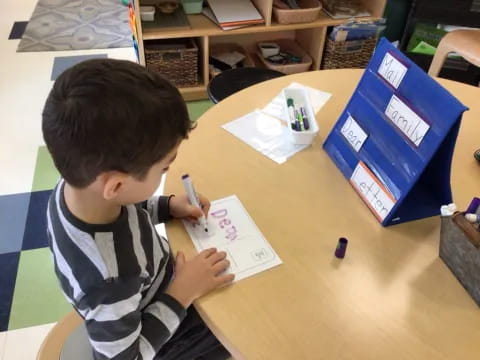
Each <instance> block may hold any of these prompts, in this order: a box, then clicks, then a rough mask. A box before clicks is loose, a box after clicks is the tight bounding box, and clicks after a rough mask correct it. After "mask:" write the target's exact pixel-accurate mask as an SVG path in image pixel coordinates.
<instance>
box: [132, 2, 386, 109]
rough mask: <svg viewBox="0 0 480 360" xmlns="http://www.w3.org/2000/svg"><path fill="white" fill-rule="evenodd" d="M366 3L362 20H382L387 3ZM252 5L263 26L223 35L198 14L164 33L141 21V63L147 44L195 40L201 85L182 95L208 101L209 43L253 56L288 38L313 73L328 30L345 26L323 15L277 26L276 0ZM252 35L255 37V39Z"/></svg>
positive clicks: (190, 88) (182, 89) (318, 63)
mask: <svg viewBox="0 0 480 360" xmlns="http://www.w3.org/2000/svg"><path fill="white" fill-rule="evenodd" d="M152 1H153V2H154V1H155V0H137V2H139V4H140V5H151V4H152ZM226 1H235V0H226ZM363 1H364V3H365V6H366V8H367V9H368V10H369V11H370V13H371V14H372V16H371V17H366V18H362V19H372V18H378V17H381V16H382V14H383V10H384V7H385V4H386V0H363ZM252 2H253V3H254V4H255V6H256V7H257V9H258V11H259V12H260V13H261V14H262V16H263V17H264V19H265V24H264V25H256V26H249V27H244V28H240V29H235V30H229V31H224V30H222V29H221V28H220V27H219V26H218V25H216V24H215V23H213V22H212V21H211V20H209V19H208V18H207V17H205V16H204V15H201V14H199V15H188V16H187V17H188V21H189V23H190V28H189V29H184V30H165V29H155V28H153V29H152V28H149V29H144V30H143V31H142V26H141V21H137V23H138V25H137V31H138V33H139V34H138V38H139V53H140V56H139V58H140V63H141V64H142V65H145V55H144V51H143V48H144V46H143V45H144V42H146V41H149V40H159V39H173V38H196V40H197V45H199V47H200V53H199V78H200V79H201V83H199V84H198V85H197V86H194V87H185V88H180V92H181V93H182V95H183V96H184V98H185V100H188V101H190V100H200V99H206V98H207V85H208V81H209V71H208V55H209V44H210V43H216V42H239V43H240V44H241V45H242V46H245V47H246V48H247V50H248V51H249V52H253V49H254V46H255V44H256V42H258V41H263V40H268V39H271V40H274V39H279V38H285V37H288V38H292V39H295V41H297V42H298V43H299V44H300V45H301V46H302V47H303V48H304V49H305V50H306V51H307V52H308V54H309V55H310V56H311V57H312V59H313V64H312V67H311V68H310V70H318V69H320V64H321V61H322V55H323V46H324V43H325V38H326V33H327V28H328V27H329V26H335V25H338V24H341V23H343V22H345V20H343V19H341V20H337V19H332V18H330V17H329V16H328V15H327V14H325V13H324V12H323V11H322V12H321V14H320V17H319V18H318V19H317V20H316V21H314V22H310V23H301V24H288V25H285V24H278V23H277V22H276V21H275V19H274V18H273V12H272V6H273V0H252ZM135 12H136V17H137V19H140V9H139V6H137V7H136V9H135ZM252 34H254V35H253V36H252ZM252 56H255V55H252Z"/></svg>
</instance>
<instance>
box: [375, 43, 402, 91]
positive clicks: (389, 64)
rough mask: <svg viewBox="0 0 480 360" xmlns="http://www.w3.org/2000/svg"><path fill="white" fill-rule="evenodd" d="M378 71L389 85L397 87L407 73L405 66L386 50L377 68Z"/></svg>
mask: <svg viewBox="0 0 480 360" xmlns="http://www.w3.org/2000/svg"><path fill="white" fill-rule="evenodd" d="M378 73H379V74H380V75H381V76H382V77H383V78H384V79H385V80H387V81H388V82H389V83H390V85H392V86H393V87H394V88H395V89H398V87H399V86H400V83H401V82H402V80H403V77H404V76H405V74H406V73H407V67H406V66H405V65H403V64H402V63H401V62H400V61H398V60H397V59H395V58H394V57H393V56H392V55H391V54H390V53H388V52H387V53H386V54H385V57H384V58H383V60H382V63H381V64H380V67H379V68H378Z"/></svg>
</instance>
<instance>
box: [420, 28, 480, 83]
mask: <svg viewBox="0 0 480 360" xmlns="http://www.w3.org/2000/svg"><path fill="white" fill-rule="evenodd" d="M451 52H455V53H457V54H458V55H460V56H462V57H463V58H464V59H465V60H467V61H468V62H469V63H471V64H473V65H475V66H480V30H454V31H450V32H449V33H448V34H446V35H445V36H444V37H443V38H442V40H441V41H440V43H439V44H438V47H437V51H436V52H435V56H434V57H433V61H432V64H431V65H430V69H429V70H428V74H429V75H430V76H438V74H439V73H440V70H441V68H442V66H443V63H444V62H445V60H446V58H447V55H448V54H449V53H451Z"/></svg>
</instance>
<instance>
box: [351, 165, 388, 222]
mask: <svg viewBox="0 0 480 360" xmlns="http://www.w3.org/2000/svg"><path fill="white" fill-rule="evenodd" d="M350 182H351V183H352V185H353V186H354V188H355V189H356V190H357V192H358V193H359V194H360V196H361V197H362V199H363V200H364V201H365V203H366V204H367V205H368V207H369V208H370V209H371V210H372V212H373V213H374V214H375V216H376V217H377V218H378V219H379V220H381V221H383V219H385V217H386V216H387V215H388V214H389V213H390V211H392V208H393V206H394V205H395V203H396V200H395V198H394V197H393V195H392V194H390V193H389V192H388V191H387V190H386V189H385V188H384V187H383V185H382V184H381V183H380V181H379V180H378V179H377V178H376V177H375V176H374V175H373V174H372V173H370V171H369V170H367V168H366V165H365V164H363V163H362V162H361V161H360V162H359V163H358V165H357V167H356V168H355V170H354V171H353V174H352V176H351V177H350Z"/></svg>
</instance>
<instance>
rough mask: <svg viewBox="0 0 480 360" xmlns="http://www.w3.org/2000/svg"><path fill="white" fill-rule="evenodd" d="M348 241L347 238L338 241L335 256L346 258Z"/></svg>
mask: <svg viewBox="0 0 480 360" xmlns="http://www.w3.org/2000/svg"><path fill="white" fill-rule="evenodd" d="M347 244H348V240H347V239H346V238H343V237H342V238H340V239H338V244H337V248H336V249H335V256H336V257H337V258H339V259H343V258H344V257H345V251H347Z"/></svg>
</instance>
